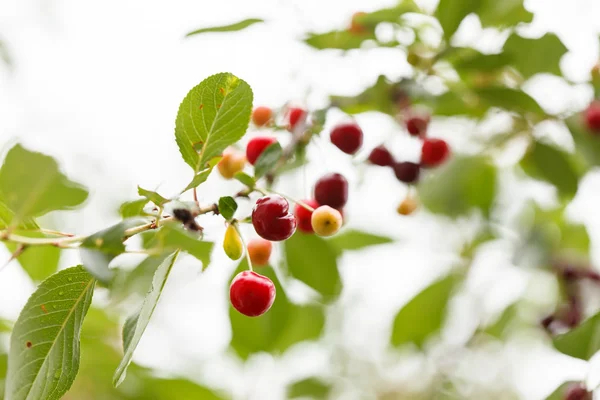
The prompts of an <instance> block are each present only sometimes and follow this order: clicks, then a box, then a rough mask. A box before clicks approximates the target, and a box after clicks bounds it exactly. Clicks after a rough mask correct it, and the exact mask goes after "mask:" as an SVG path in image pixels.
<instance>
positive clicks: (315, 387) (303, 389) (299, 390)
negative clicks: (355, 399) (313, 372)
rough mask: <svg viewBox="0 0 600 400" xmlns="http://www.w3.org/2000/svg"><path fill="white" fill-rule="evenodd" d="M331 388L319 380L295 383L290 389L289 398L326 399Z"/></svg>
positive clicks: (308, 379) (313, 379)
mask: <svg viewBox="0 0 600 400" xmlns="http://www.w3.org/2000/svg"><path fill="white" fill-rule="evenodd" d="M330 391H331V386H330V385H328V384H326V383H325V382H323V381H322V380H321V379H319V378H306V379H302V380H301V381H298V382H294V383H293V384H292V385H290V387H289V388H288V398H290V399H293V398H296V397H310V398H311V399H326V398H327V396H328V395H329V392H330Z"/></svg>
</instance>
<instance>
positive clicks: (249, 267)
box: [231, 220, 254, 272]
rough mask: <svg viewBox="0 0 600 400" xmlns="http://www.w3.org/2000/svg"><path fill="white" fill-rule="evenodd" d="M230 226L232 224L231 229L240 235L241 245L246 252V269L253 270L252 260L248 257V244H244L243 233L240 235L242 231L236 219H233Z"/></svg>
mask: <svg viewBox="0 0 600 400" xmlns="http://www.w3.org/2000/svg"><path fill="white" fill-rule="evenodd" d="M231 226H233V229H235V231H236V232H237V234H238V235H239V236H240V240H241V241H242V246H243V247H244V252H245V253H246V260H247V261H248V269H249V270H250V271H252V272H254V268H252V260H251V259H250V252H248V246H247V245H246V241H245V240H244V235H242V231H241V230H240V227H239V225H238V222H237V221H236V220H233V221H232V222H231Z"/></svg>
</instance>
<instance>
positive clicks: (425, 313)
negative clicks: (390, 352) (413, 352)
mask: <svg viewBox="0 0 600 400" xmlns="http://www.w3.org/2000/svg"><path fill="white" fill-rule="evenodd" d="M459 282H460V279H459V277H458V276H457V275H448V276H447V277H445V278H443V279H441V280H439V281H437V282H435V283H433V284H432V285H430V286H429V287H427V288H425V290H423V291H422V292H420V293H419V294H418V295H416V296H415V297H414V298H413V299H412V300H411V301H409V302H408V303H407V304H406V305H405V306H404V307H402V308H401V309H400V311H399V312H398V314H396V317H395V319H394V324H393V327H392V337H391V343H392V345H393V346H395V347H399V346H402V345H406V344H408V343H413V344H414V345H415V346H417V347H419V348H422V347H423V345H424V344H425V341H426V340H427V339H428V338H429V337H430V336H431V335H433V334H435V333H436V332H438V331H439V330H440V328H441V327H442V324H443V322H444V318H445V317H446V308H447V306H448V302H449V300H450V296H451V295H452V293H453V292H454V290H455V289H456V287H457V285H458V283H459Z"/></svg>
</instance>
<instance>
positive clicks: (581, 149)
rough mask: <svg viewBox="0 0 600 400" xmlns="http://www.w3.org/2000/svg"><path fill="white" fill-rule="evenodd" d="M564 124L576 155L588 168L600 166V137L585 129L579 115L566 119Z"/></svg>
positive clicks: (581, 117)
mask: <svg viewBox="0 0 600 400" xmlns="http://www.w3.org/2000/svg"><path fill="white" fill-rule="evenodd" d="M565 122H566V124H567V127H568V128H569V131H570V132H571V135H572V136H573V141H574V142H575V149H576V151H577V154H578V155H581V158H583V159H584V160H585V161H586V162H587V163H588V164H589V165H590V166H600V137H599V136H598V135H596V134H594V133H593V132H590V131H589V130H588V129H587V128H586V126H585V124H584V121H583V116H582V115H581V114H580V113H577V114H575V115H573V116H571V117H569V118H567V119H566V120H565Z"/></svg>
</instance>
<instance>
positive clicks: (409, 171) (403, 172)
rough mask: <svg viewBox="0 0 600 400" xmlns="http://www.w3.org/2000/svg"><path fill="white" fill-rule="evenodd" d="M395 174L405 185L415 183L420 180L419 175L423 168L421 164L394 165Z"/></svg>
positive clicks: (407, 162) (406, 162)
mask: <svg viewBox="0 0 600 400" xmlns="http://www.w3.org/2000/svg"><path fill="white" fill-rule="evenodd" d="M392 168H394V174H396V178H398V180H399V181H401V182H404V183H415V182H416V181H418V180H419V173H420V172H421V167H420V166H419V164H416V163H413V162H410V161H405V162H399V163H395V164H394V165H393V167H392Z"/></svg>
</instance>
